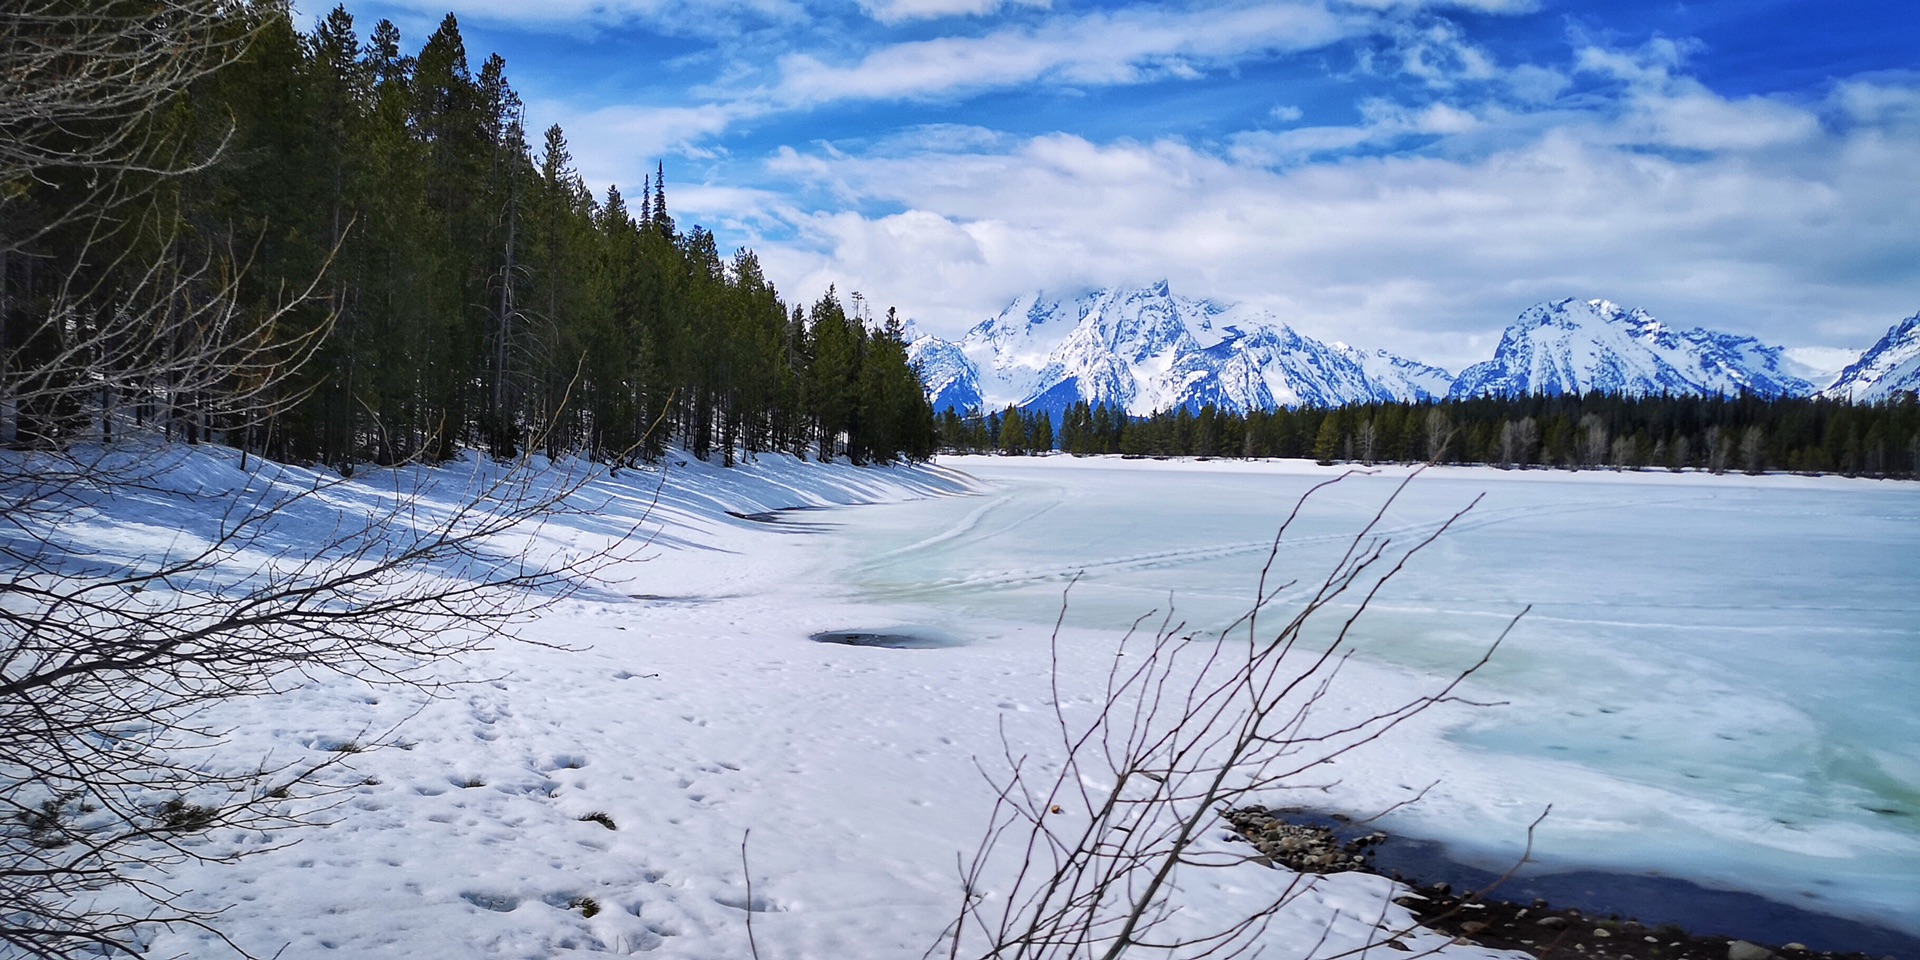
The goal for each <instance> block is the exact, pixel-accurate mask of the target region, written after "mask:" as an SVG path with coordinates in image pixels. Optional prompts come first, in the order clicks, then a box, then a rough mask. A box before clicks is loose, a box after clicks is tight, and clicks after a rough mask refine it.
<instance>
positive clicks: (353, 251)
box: [0, 0, 934, 471]
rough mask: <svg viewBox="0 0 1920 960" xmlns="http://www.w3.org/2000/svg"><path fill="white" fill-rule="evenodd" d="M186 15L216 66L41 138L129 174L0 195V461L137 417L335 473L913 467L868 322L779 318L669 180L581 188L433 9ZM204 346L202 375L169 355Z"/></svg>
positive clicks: (908, 406)
mask: <svg viewBox="0 0 1920 960" xmlns="http://www.w3.org/2000/svg"><path fill="white" fill-rule="evenodd" d="M212 29H214V30H216V31H224V35H223V36H219V37H212V38H200V40H201V41H202V47H203V49H208V50H214V51H221V52H223V53H224V57H225V59H224V61H223V62H221V63H219V64H218V65H217V69H206V70H204V71H201V72H200V73H199V74H198V75H197V76H196V78H195V79H194V80H193V82H192V84H191V85H190V86H189V87H188V88H187V89H186V90H185V92H184V94H182V93H181V92H180V91H178V90H171V91H167V93H166V95H165V102H162V103H157V104H153V103H134V104H131V105H130V106H129V107H128V110H129V112H131V111H133V110H135V109H137V110H140V111H144V112H143V113H141V114H140V116H141V121H140V123H139V124H137V125H136V126H134V127H131V128H129V127H127V126H126V125H125V124H124V123H122V124H121V126H118V127H116V126H113V123H114V122H116V121H120V120H123V119H124V118H116V117H114V116H113V115H112V111H111V110H107V109H103V108H102V107H101V105H100V104H93V105H92V106H91V107H90V109H92V111H93V113H91V114H89V115H88V116H84V117H78V118H76V119H74V120H72V121H71V122H69V123H66V125H65V127H64V128H62V129H61V130H59V131H58V134H59V135H60V136H63V137H66V138H70V146H71V148H72V151H73V153H74V155H76V156H83V155H85V154H87V152H88V151H89V150H92V151H93V152H95V153H99V152H100V150H101V148H100V146H99V144H98V141H99V139H100V138H102V137H115V138H118V142H117V143H116V144H114V145H113V146H115V147H116V148H118V149H120V150H121V151H122V154H123V155H126V156H131V157H132V158H133V159H132V161H131V162H123V163H118V164H116V166H115V168H114V169H113V170H111V171H110V173H111V176H108V177H103V176H102V172H101V169H100V165H99V164H93V165H89V164H85V163H74V164H70V165H62V164H61V163H49V164H46V165H43V166H38V167H35V168H34V174H33V176H31V177H27V178H21V179H16V180H13V181H11V182H6V183H0V187H4V190H5V193H4V196H0V201H3V202H4V204H5V218H4V221H5V222H4V224H0V231H4V232H5V234H6V235H5V236H4V237H0V240H4V241H5V242H3V243H0V359H3V360H4V367H5V370H4V371H0V372H4V373H6V374H7V376H8V377H9V378H11V379H18V380H20V381H21V382H20V383H16V384H13V385H12V386H13V389H12V390H11V395H12V396H14V397H15V398H16V400H15V401H14V402H10V403H9V404H7V405H6V407H7V408H6V409H5V410H0V444H5V445H11V446H21V447H41V448H59V447H62V446H65V445H69V444H72V443H73V442H75V441H77V440H82V439H89V438H97V437H101V436H102V435H104V436H105V438H106V439H111V438H112V436H113V433H114V431H115V430H116V429H120V430H125V429H127V428H128V426H132V425H138V426H141V427H144V428H146V429H154V430H161V431H164V432H165V433H166V434H167V435H168V436H171V437H174V438H176V439H181V440H185V441H187V442H197V441H201V440H209V439H211V440H220V441H223V442H226V443H230V444H233V445H235V446H239V447H241V448H242V449H246V450H251V451H253V452H256V453H260V454H264V455H266V456H270V457H273V458H276V459H281V460H285V461H293V462H320V463H325V464H329V465H334V466H336V467H337V468H340V469H342V470H347V471H350V470H351V469H352V468H353V465H354V464H356V463H367V462H373V463H385V464H390V463H398V462H402V461H406V460H410V459H414V458H422V459H428V460H436V459H445V458H448V457H451V456H454V455H456V454H457V453H458V452H459V451H461V450H463V449H469V450H470V449H477V450H483V451H486V452H488V453H490V454H492V455H494V456H498V457H514V456H519V455H522V454H526V453H544V454H547V455H562V454H573V455H583V456H588V457H592V458H595V459H598V460H602V461H608V462H615V463H625V462H636V461H641V460H650V459H652V458H655V457H658V456H659V455H661V453H662V452H663V451H664V450H665V448H666V446H667V445H668V444H678V445H680V446H681V447H682V448H683V449H686V450H687V451H689V452H690V453H693V454H694V455H696V456H700V457H702V458H707V457H717V458H719V459H722V460H724V462H726V463H728V464H731V463H733V462H734V461H735V459H736V458H737V457H740V456H743V455H744V456H751V455H752V454H754V453H756V452H759V451H768V450H783V451H789V452H793V453H797V454H800V455H802V456H808V455H811V456H815V457H831V456H847V457H850V458H851V459H853V460H854V461H856V462H869V461H883V460H890V459H894V458H898V457H908V458H925V457H927V456H929V455H931V453H932V452H933V441H934V436H933V428H934V425H933V415H932V411H931V409H930V408H929V406H928V405H927V402H926V399H925V397H924V395H923V393H922V391H921V387H920V382H919V378H918V376H917V375H916V374H915V373H914V371H913V370H912V368H911V366H910V365H909V363H908V360H907V353H906V346H905V344H904V342H903V329H902V324H901V323H899V322H898V320H897V319H896V318H895V317H894V315H893V312H892V311H888V312H887V315H886V317H885V318H884V319H880V320H876V319H874V318H870V317H868V316H866V314H865V310H864V305H863V303H862V302H861V301H860V299H859V298H858V296H857V295H854V296H853V297H852V298H850V299H851V300H852V302H853V305H854V308H853V311H852V312H851V313H850V312H849V310H848V309H847V307H846V306H845V305H844V304H843V302H842V300H841V298H840V297H839V296H838V294H837V293H836V292H835V291H833V290H832V289H829V290H828V291H826V292H825V293H823V294H821V295H820V296H819V297H818V298H817V299H815V300H814V301H813V302H812V303H811V304H808V305H806V306H804V307H802V306H800V305H797V304H796V305H792V306H789V305H788V304H787V303H786V302H785V301H784V300H783V299H782V297H781V295H780V293H779V292H778V291H776V290H775V289H774V287H773V285H772V284H771V283H770V282H769V281H768V279H767V278H766V276H765V275H764V274H763V272H762V270H761V266H760V264H759V262H758V260H757V259H756V257H755V255H754V254H753V253H752V252H751V251H748V250H744V249H742V250H738V251H735V252H733V253H732V254H731V255H727V254H723V253H722V251H721V250H720V249H719V247H718V245H717V243H716V241H715V238H714V236H713V234H712V233H710V232H708V231H706V230H703V229H701V228H700V227H697V226H696V227H693V228H692V229H690V230H682V229H680V227H679V226H678V225H677V223H676V221H675V218H674V217H673V215H672V213H671V212H670V208H669V192H668V190H667V186H666V182H665V180H666V176H665V170H664V168H656V173H655V175H653V176H649V177H647V178H646V179H645V181H644V182H643V183H642V184H641V185H640V187H639V188H638V189H637V190H631V192H630V193H622V192H621V190H620V189H618V188H617V187H616V188H613V189H609V190H608V191H607V192H606V194H605V195H604V196H599V195H596V194H595V193H594V192H592V191H591V190H589V188H588V187H587V186H586V184H585V183H584V182H583V180H582V178H581V176H580V175H579V174H578V173H577V172H576V170H575V168H574V165H573V161H572V159H571V158H570V156H569V152H568V145H567V138H566V135H565V133H564V132H563V131H562V130H561V129H560V128H559V127H558V126H554V127H549V128H548V129H546V130H545V131H544V132H543V133H540V134H537V135H532V136H531V137H530V135H529V134H528V132H527V131H526V130H525V129H524V127H523V124H524V122H525V111H524V110H523V108H522V106H521V103H520V100H519V98H518V96H517V95H516V94H515V92H514V90H513V88H512V86H511V85H510V84H509V83H508V79H507V73H506V65H505V63H504V61H503V60H502V59H501V58H500V57H499V56H497V55H496V56H489V57H486V58H485V59H483V60H480V61H479V63H478V65H477V67H476V66H475V64H474V63H473V62H472V59H471V58H470V56H469V53H468V51H467V49H466V47H465V45H464V43H463V42H462V39H461V35H460V29H459V24H458V22H457V21H456V19H455V18H454V17H453V16H452V15H451V14H449V15H448V16H447V17H446V18H445V19H444V20H443V21H442V22H441V23H440V26H439V28H438V29H437V30H436V31H434V33H433V34H432V35H431V36H429V37H427V38H425V40H424V42H423V43H422V44H421V45H420V46H418V47H417V48H410V47H409V46H408V44H407V43H406V42H405V41H403V38H402V37H401V36H400V33H399V31H398V29H397V28H395V26H394V25H393V24H392V23H391V22H389V21H384V20H383V21H381V22H379V23H378V24H376V25H374V26H373V27H372V29H371V30H370V31H368V32H367V33H365V34H364V35H363V34H362V33H361V32H360V27H359V26H357V25H356V24H355V23H354V21H353V18H352V17H351V16H350V15H349V14H348V13H347V12H346V11H345V10H344V9H335V10H334V11H332V12H331V13H329V14H327V15H326V16H325V17H323V18H321V19H320V21H319V22H318V23H317V25H315V26H314V27H313V29H312V30H311V31H310V32H302V31H301V30H300V28H299V26H298V25H297V24H295V23H294V22H293V19H292V13H291V11H290V9H289V8H288V7H287V6H286V5H284V4H283V3H277V2H273V0H260V2H251V3H243V4H236V5H234V6H233V7H232V8H230V9H229V10H228V11H227V12H225V13H224V14H223V15H222V17H221V18H220V20H219V22H218V23H217V24H216V25H215V26H214V27H212ZM409 49H412V52H407V51H408V50H409ZM90 125H98V126H99V127H100V129H98V130H96V129H92V127H91V126H90ZM128 129H132V130H133V133H131V134H128V133H127V132H126V131H127V130H128ZM130 141H131V142H130ZM102 184H107V185H106V186H103V185H102ZM74 210H85V211H86V212H87V213H86V215H85V216H74V215H72V211H74ZM129 316H135V317H138V318H140V319H139V322H128V321H126V318H127V317H129ZM116 324H118V325H116ZM209 350H212V351H213V352H215V353H222V359H221V360H220V372H219V374H218V376H211V377H197V378H196V377H191V376H184V375H182V373H181V371H182V370H183V369H185V366H184V365H183V364H182V363H178V362H168V358H169V357H178V356H187V355H196V356H203V357H204V356H209V355H210V354H209V353H208V351H209ZM77 352H84V353H86V354H87V355H86V356H77V355H76V353H77ZM156 357H158V359H156ZM108 368H112V369H108ZM103 370H106V371H107V372H105V373H103V372H102V371H103ZM116 370H117V371H119V372H118V373H115V372H114V371H116ZM129 371H132V372H129ZM33 378H39V380H34V379H33ZM60 378H65V381H66V382H53V381H55V380H59V379H60ZM28 381H32V382H28ZM42 381H45V382H42ZM0 386H6V384H3V383H0ZM6 392H9V391H0V393H6ZM236 398H238V399H236Z"/></svg>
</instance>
